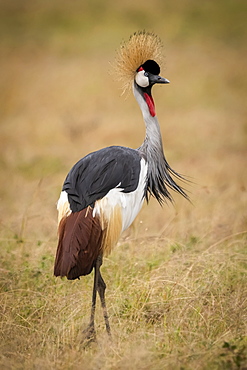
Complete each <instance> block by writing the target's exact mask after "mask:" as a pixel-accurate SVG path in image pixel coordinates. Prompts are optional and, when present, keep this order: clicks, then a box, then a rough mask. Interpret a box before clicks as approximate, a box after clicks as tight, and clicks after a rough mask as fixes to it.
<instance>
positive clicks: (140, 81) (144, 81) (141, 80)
mask: <svg viewBox="0 0 247 370" xmlns="http://www.w3.org/2000/svg"><path fill="white" fill-rule="evenodd" d="M144 73H145V71H144V70H142V71H139V72H137V74H136V76H135V81H136V83H137V85H139V86H140V87H147V86H148V85H149V79H148V77H147V76H145V75H144Z"/></svg>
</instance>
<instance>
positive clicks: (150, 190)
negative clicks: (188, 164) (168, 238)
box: [133, 82, 188, 204]
mask: <svg viewBox="0 0 247 370" xmlns="http://www.w3.org/2000/svg"><path fill="white" fill-rule="evenodd" d="M133 93H134V96H135V98H136V100H137V103H138V104H139V106H140V109H141V112H142V115H143V119H144V122H145V125H146V137H145V140H144V142H143V144H142V145H141V146H140V148H138V151H139V152H140V154H141V156H143V157H144V158H145V160H146V161H147V165H148V173H147V186H146V190H145V197H146V199H147V200H148V199H149V196H150V195H152V196H154V197H155V198H156V199H157V200H158V202H159V203H160V204H162V203H163V202H164V201H165V200H166V199H168V200H170V201H173V198H172V195H171V194H170V192H169V190H168V188H170V189H172V190H175V191H176V192H178V193H180V194H181V195H183V196H184V197H185V198H187V199H188V196H187V194H186V193H185V192H184V190H183V188H181V187H180V186H179V185H178V184H177V183H176V182H175V181H174V180H173V178H172V176H171V175H174V176H175V177H177V178H180V179H182V180H184V178H183V177H182V176H181V175H179V174H178V173H177V172H176V171H174V170H173V169H172V168H171V167H170V166H169V164H168V163H167V161H166V158H165V156H164V152H163V145H162V137H161V133H160V126H159V122H158V120H157V118H156V116H154V117H152V115H151V114H150V111H149V108H148V105H147V103H146V101H145V99H144V93H145V91H144V90H143V89H142V88H140V87H138V86H137V85H136V83H135V82H134V84H133ZM148 93H149V96H151V89H150V90H149V91H148Z"/></svg>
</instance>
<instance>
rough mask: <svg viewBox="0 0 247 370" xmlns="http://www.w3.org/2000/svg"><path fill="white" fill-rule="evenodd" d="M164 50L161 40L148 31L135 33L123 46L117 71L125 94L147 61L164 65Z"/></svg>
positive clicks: (117, 59) (118, 54)
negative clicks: (138, 69) (138, 70)
mask: <svg viewBox="0 0 247 370" xmlns="http://www.w3.org/2000/svg"><path fill="white" fill-rule="evenodd" d="M162 49H163V45H162V42H161V40H160V38H159V37H158V36H157V35H155V34H154V33H151V32H146V31H139V32H135V33H134V34H133V35H131V36H130V38H129V40H128V41H127V42H124V43H123V44H122V45H121V47H120V49H119V50H118V53H117V58H116V68H115V69H116V75H117V77H118V79H119V81H120V82H121V83H122V84H123V91H124V92H125V91H126V90H127V89H128V88H130V87H131V85H132V82H133V80H134V77H135V74H136V70H137V68H138V67H140V66H141V65H142V64H143V63H145V62H146V60H148V59H151V60H155V61H156V62H157V63H158V64H162V60H163V56H162Z"/></svg>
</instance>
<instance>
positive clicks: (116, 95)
mask: <svg viewBox="0 0 247 370" xmlns="http://www.w3.org/2000/svg"><path fill="white" fill-rule="evenodd" d="M246 10H247V3H246V1H241V0H224V1H223V0H218V1H213V0H208V1H204V2H198V1H196V0H184V1H178V0H173V1H164V0H153V1H146V0H142V1H131V0H124V1H113V0H105V1H101V0H90V1H89V0H81V1H79V0H73V1H63V0H53V1H48V0H33V1H28V0H26V1H25V0H22V1H9V0H1V1H0V43H1V49H0V65H1V73H0V120H1V121H0V125H1V126H0V133H1V135H0V151H1V156H0V168H1V183H0V197H1V200H0V207H1V216H0V219H1V224H0V227H1V234H2V238H3V239H4V238H17V239H20V240H26V241H30V242H31V243H32V242H33V241H35V242H36V241H37V240H39V241H40V242H41V244H40V245H42V248H50V251H51V253H55V248H56V201H57V199H58V196H59V193H60V190H61V186H62V183H63V181H64V178H65V176H66V174H67V172H68V171H69V169H70V168H71V166H72V165H73V164H74V163H75V162H76V161H77V160H78V159H80V158H81V157H83V156H84V155H86V154H87V153H88V152H90V151H94V150H97V149H100V148H102V147H104V146H108V145H124V146H130V147H133V148H136V147H138V146H139V145H140V144H141V143H142V141H143V138H144V134H145V131H144V124H143V122H142V116H141V114H140V111H139V107H138V106H137V104H136V102H135V99H134V98H133V97H132V95H131V94H130V95H129V96H127V97H126V96H125V97H123V96H121V89H120V86H119V84H118V82H117V81H116V80H115V79H114V74H113V73H112V64H114V58H115V53H116V50H117V49H118V47H119V45H120V43H121V42H122V41H123V40H127V39H128V38H129V36H130V35H131V34H132V33H133V32H135V31H137V30H142V29H146V30H147V31H153V32H155V33H157V34H158V35H159V36H160V38H161V39H162V41H163V43H164V54H165V68H163V69H162V71H161V75H162V76H164V77H166V78H168V79H169V80H170V81H171V83H170V85H169V86H157V87H155V88H154V98H155V101H156V106H157V114H158V118H159V122H160V125H161V131H162V136H163V141H164V149H165V154H166V157H167V159H168V162H169V163H170V165H171V167H172V168H174V169H175V170H176V171H178V172H180V173H182V174H184V175H186V176H188V177H189V179H190V180H191V181H192V183H191V184H188V185H185V187H186V188H187V190H188V191H189V193H190V197H191V200H192V203H193V205H191V204H189V203H188V202H186V201H185V200H184V199H181V197H179V196H176V195H175V196H174V198H175V207H174V208H173V207H172V206H169V207H166V206H165V207H164V208H163V209H162V208H160V207H159V205H157V204H156V202H155V201H153V200H152V201H151V202H150V205H149V207H144V209H143V211H142V213H141V214H140V216H139V218H138V220H137V223H136V230H137V232H139V233H141V235H142V236H144V235H157V234H158V235H159V234H160V233H161V234H162V233H163V232H165V233H166V235H168V236H169V237H174V238H179V237H180V236H181V237H186V235H188V234H191V233H193V234H199V235H201V236H202V235H204V233H205V234H207V233H208V234H211V233H212V234H213V233H216V234H217V233H218V234H220V235H222V236H223V237H224V235H227V234H229V233H230V232H231V231H232V232H238V231H241V230H246V223H247V221H246V178H247V175H246V142H247V140H246V136H247V122H246V117H247V115H246V113H247V104H246V90H247V89H246V42H247V35H246V28H247V27H246Z"/></svg>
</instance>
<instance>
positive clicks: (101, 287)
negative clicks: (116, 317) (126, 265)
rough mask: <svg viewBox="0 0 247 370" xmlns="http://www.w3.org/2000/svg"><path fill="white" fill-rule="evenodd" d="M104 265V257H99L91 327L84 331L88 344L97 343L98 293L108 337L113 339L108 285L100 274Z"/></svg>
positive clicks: (95, 269)
mask: <svg viewBox="0 0 247 370" xmlns="http://www.w3.org/2000/svg"><path fill="white" fill-rule="evenodd" d="M101 265H102V255H99V256H98V258H97V260H96V264H95V267H94V284H93V294H92V306H91V315H90V321H89V325H88V327H87V329H86V330H84V332H83V334H84V340H87V341H88V342H93V341H96V332H95V326H94V317H95V308H96V295H97V292H98V293H99V296H100V301H101V306H102V309H103V315H104V319H105V326H106V331H107V333H108V335H109V336H110V337H111V329H110V324H109V319H108V314H107V309H106V303H105V289H106V284H105V282H104V280H103V278H102V276H101V273H100V266H101Z"/></svg>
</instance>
